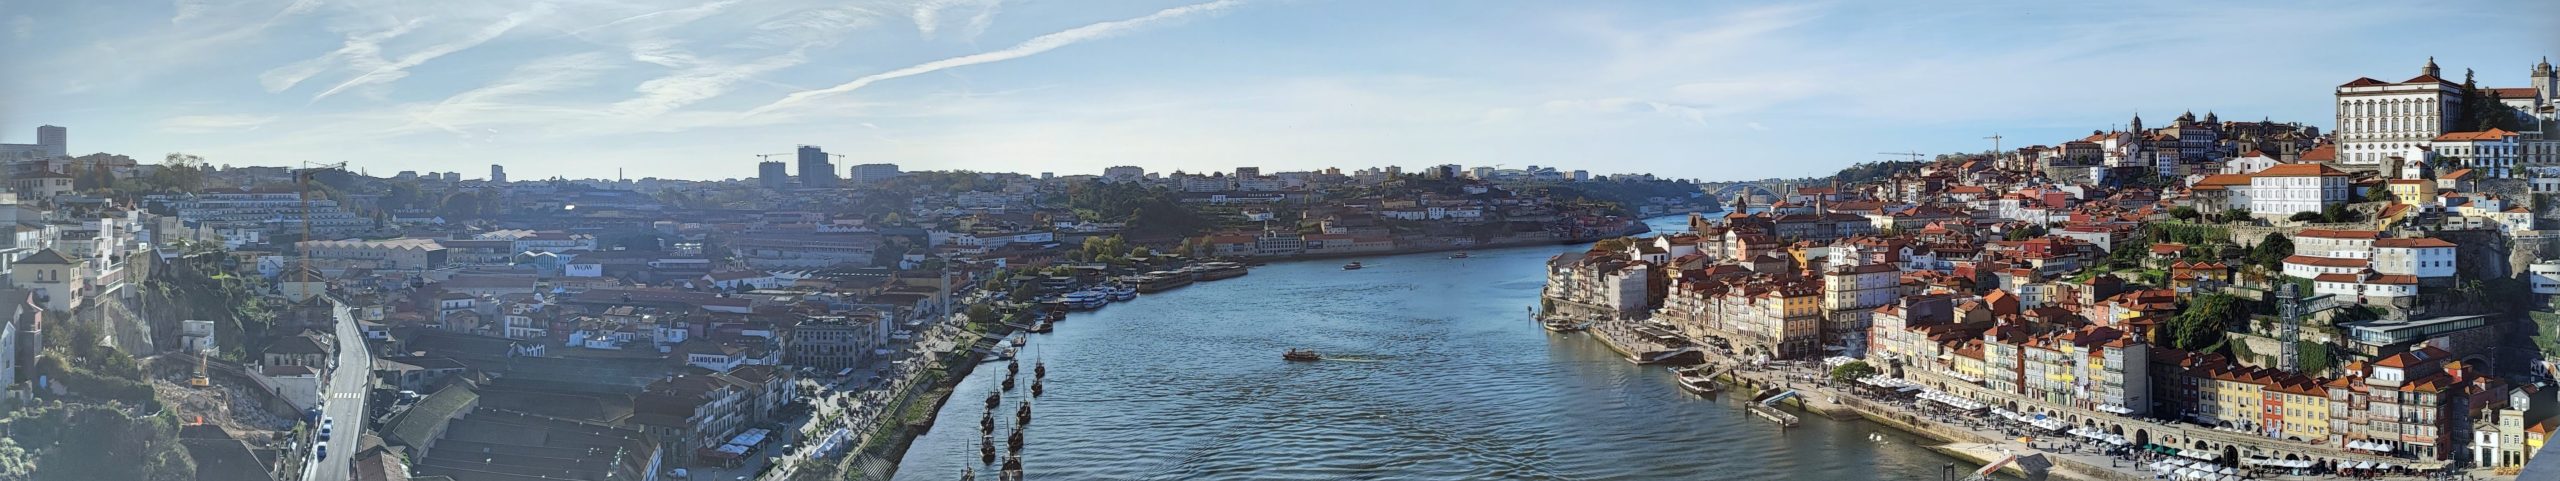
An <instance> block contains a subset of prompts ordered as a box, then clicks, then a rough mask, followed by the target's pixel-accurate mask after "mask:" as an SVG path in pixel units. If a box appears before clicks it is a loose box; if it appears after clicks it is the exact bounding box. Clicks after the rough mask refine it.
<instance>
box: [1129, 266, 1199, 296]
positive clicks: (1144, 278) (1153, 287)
mask: <svg viewBox="0 0 2560 481" xmlns="http://www.w3.org/2000/svg"><path fill="white" fill-rule="evenodd" d="M1193 280H1195V277H1194V276H1193V275H1192V274H1191V273H1189V272H1181V271H1155V272H1149V273H1146V274H1142V275H1139V276H1138V292H1143V293H1149V294H1153V293H1158V292H1164V291H1168V290H1173V288H1176V287H1182V286H1188V285H1191V281H1193Z"/></svg>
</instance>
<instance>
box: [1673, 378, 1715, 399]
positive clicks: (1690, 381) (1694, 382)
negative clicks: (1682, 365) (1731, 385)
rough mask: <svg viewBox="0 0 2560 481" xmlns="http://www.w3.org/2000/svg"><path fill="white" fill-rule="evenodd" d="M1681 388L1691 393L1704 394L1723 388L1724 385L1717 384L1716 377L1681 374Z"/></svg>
mask: <svg viewBox="0 0 2560 481" xmlns="http://www.w3.org/2000/svg"><path fill="white" fill-rule="evenodd" d="M1680 389H1682V390H1686V391H1689V393H1690V394H1699V395H1704V394H1707V393H1712V392H1716V391H1717V390H1720V389H1723V386H1719V385H1717V384H1716V380H1715V378H1711V377H1707V376H1705V375H1694V376H1693V375H1688V374H1682V375H1680Z"/></svg>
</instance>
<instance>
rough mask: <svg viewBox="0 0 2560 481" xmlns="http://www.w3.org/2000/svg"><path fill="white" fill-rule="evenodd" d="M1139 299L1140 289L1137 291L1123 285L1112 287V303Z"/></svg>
mask: <svg viewBox="0 0 2560 481" xmlns="http://www.w3.org/2000/svg"><path fill="white" fill-rule="evenodd" d="M1137 298H1138V289H1137V288H1133V287H1129V286H1121V285H1114V286H1111V301H1112V302H1120V301H1126V300H1130V299H1137Z"/></svg>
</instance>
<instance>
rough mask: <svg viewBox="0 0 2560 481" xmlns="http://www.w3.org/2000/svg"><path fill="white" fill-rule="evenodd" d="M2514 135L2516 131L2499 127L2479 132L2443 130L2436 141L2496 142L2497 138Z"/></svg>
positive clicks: (2502, 138)
mask: <svg viewBox="0 0 2560 481" xmlns="http://www.w3.org/2000/svg"><path fill="white" fill-rule="evenodd" d="M2514 135H2516V133H2515V132H2508V131H2505V130H2501V129H2489V130H2485V131H2479V132H2445V133H2444V135H2438V136H2436V141H2437V142H2496V141H2499V140H2505V139H2506V138H2507V137H2510V136H2514Z"/></svg>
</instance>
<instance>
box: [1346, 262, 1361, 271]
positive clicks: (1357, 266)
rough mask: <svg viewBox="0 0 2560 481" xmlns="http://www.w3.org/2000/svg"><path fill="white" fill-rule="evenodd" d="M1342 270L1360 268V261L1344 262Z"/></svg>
mask: <svg viewBox="0 0 2560 481" xmlns="http://www.w3.org/2000/svg"><path fill="white" fill-rule="evenodd" d="M1342 270H1346V271H1356V270H1360V263H1358V262H1353V263H1349V264H1343V265H1342Z"/></svg>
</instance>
